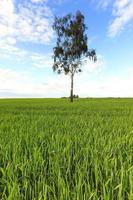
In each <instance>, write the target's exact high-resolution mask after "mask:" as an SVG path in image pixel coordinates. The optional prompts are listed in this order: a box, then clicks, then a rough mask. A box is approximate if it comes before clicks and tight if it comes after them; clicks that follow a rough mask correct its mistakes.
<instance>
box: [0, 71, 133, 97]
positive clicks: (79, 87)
mask: <svg viewBox="0 0 133 200" xmlns="http://www.w3.org/2000/svg"><path fill="white" fill-rule="evenodd" d="M132 72H133V67H132V68H129V69H127V72H126V73H124V75H123V74H116V75H113V76H108V75H107V74H101V75H97V78H96V79H93V80H92V79H91V78H87V77H86V76H84V75H85V74H78V75H76V76H75V78H74V93H75V94H78V95H79V96H80V97H132V96H133V90H132V88H133V79H132V75H133V73H132ZM85 73H86V72H85ZM69 93H70V77H69V76H65V75H55V76H54V77H51V78H50V77H49V79H47V80H46V81H45V83H42V82H41V81H40V82H39V81H38V82H36V81H35V79H34V78H33V77H32V76H31V75H30V74H28V73H24V72H22V71H13V70H10V69H3V68H0V97H3V98H4V97H61V96H69Z"/></svg>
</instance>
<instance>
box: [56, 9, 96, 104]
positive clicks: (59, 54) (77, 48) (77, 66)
mask: <svg viewBox="0 0 133 200" xmlns="http://www.w3.org/2000/svg"><path fill="white" fill-rule="evenodd" d="M53 29H54V31H55V32H56V35H57V41H56V47H54V49H53V51H54V56H53V57H54V64H53V70H54V71H57V72H58V74H61V73H62V72H63V73H65V74H66V75H68V74H69V75H70V77H71V91H70V101H71V102H73V84H74V75H75V73H78V72H81V71H82V70H81V66H82V64H83V62H84V61H85V58H87V57H89V58H90V59H91V60H93V61H94V62H95V61H96V60H97V57H96V52H95V50H94V49H90V50H89V49H88V45H87V39H88V38H87V35H86V34H85V31H86V29H87V27H86V25H85V22H84V16H83V15H82V14H81V12H80V11H77V12H76V15H72V14H68V15H66V16H64V17H59V18H58V17H55V20H54V23H53Z"/></svg>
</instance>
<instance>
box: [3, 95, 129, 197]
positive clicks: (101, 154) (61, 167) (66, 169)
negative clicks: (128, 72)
mask: <svg viewBox="0 0 133 200" xmlns="http://www.w3.org/2000/svg"><path fill="white" fill-rule="evenodd" d="M7 199H8V200H89V199H90V200H133V99H113V98H112V99H111V98H110V99H79V100H76V101H75V102H74V103H69V101H68V100H67V99H16V100H15V99H9V100H0V200H7Z"/></svg>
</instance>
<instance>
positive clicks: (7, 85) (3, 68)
mask: <svg viewBox="0 0 133 200" xmlns="http://www.w3.org/2000/svg"><path fill="white" fill-rule="evenodd" d="M77 10H80V11H81V12H82V14H83V15H84V16H85V23H86V26H87V27H88V29H87V32H86V33H87V36H88V46H89V48H90V49H91V48H94V49H96V52H97V57H98V60H97V62H96V63H93V62H90V61H89V60H87V62H86V63H85V64H84V65H83V66H82V68H83V70H82V71H83V72H81V73H78V74H76V75H75V77H74V94H78V95H79V96H80V97H133V0H0V98H19V97H26V98H27V97H41V98H47V97H63V96H69V94H70V77H69V76H68V75H67V76H66V75H64V74H62V75H58V74H56V73H54V72H53V70H52V64H53V59H52V55H53V48H54V46H55V44H56V35H55V33H54V31H53V29H52V24H53V21H54V17H55V16H58V17H61V16H64V15H66V14H68V13H73V14H75V12H76V11H77Z"/></svg>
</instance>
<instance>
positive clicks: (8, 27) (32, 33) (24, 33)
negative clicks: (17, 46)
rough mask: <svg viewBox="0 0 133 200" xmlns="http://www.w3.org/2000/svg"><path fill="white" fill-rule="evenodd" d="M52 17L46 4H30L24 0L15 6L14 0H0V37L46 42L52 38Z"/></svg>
mask: <svg viewBox="0 0 133 200" xmlns="http://www.w3.org/2000/svg"><path fill="white" fill-rule="evenodd" d="M34 1H35V0H34ZM44 2H46V1H44ZM36 3H37V1H36ZM52 17H53V14H52V11H51V10H50V8H49V7H48V6H47V5H46V4H43V5H41V4H31V3H30V1H29V2H27V1H25V0H24V1H23V3H21V4H19V3H17V7H15V1H14V0H1V1H0V39H3V40H7V38H10V40H12V41H13V40H14V42H15V41H29V42H34V43H48V42H50V41H51V40H52V38H53V30H52V27H51V21H52Z"/></svg>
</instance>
